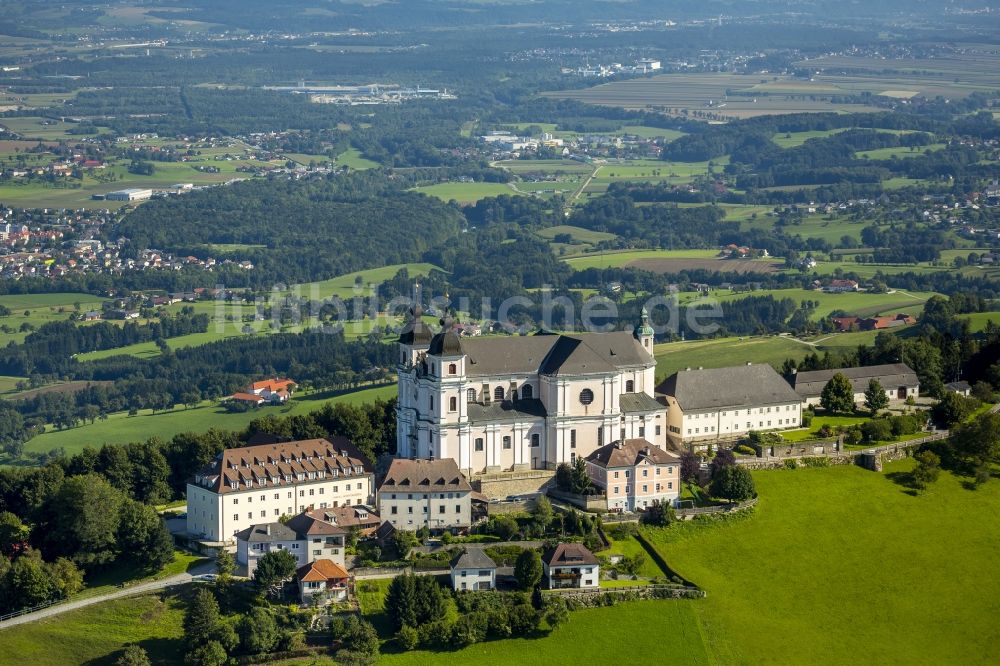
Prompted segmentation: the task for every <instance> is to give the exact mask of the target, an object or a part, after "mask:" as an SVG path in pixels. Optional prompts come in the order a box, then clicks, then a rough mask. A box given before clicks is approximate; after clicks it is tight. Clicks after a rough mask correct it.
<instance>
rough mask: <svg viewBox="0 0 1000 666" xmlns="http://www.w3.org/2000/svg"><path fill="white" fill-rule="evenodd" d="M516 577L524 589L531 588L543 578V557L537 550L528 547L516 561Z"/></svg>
mask: <svg viewBox="0 0 1000 666" xmlns="http://www.w3.org/2000/svg"><path fill="white" fill-rule="evenodd" d="M514 578H516V579H517V586H518V587H519V588H521V589H522V590H531V589H533V588H534V587H535V586H536V585H538V583H539V581H541V580H542V558H541V557H539V555H538V552H537V551H535V550H530V549H526V550H524V551H522V552H521V554H520V555H518V556H517V561H516V562H514Z"/></svg>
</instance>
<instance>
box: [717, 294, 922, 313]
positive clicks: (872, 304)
mask: <svg viewBox="0 0 1000 666" xmlns="http://www.w3.org/2000/svg"><path fill="white" fill-rule="evenodd" d="M933 295H934V294H932V293H929V292H919V291H916V292H909V291H894V292H890V293H886V294H870V293H867V292H861V291H855V292H845V293H842V294H830V293H826V292H823V291H812V290H809V289H762V290H759V291H754V292H750V293H749V294H746V293H732V292H728V291H723V290H716V291H712V292H709V294H708V298H710V299H712V298H714V299H716V300H718V301H738V300H740V299H743V298H747V297H753V296H773V297H774V298H776V299H782V298H790V299H792V300H793V301H795V303H796V304H799V303H801V302H802V301H818V302H819V306H818V307H817V308H816V310H815V312H814V314H813V319H824V318H826V317H828V316H830V313H831V312H834V311H836V310H844V311H845V312H849V313H851V314H855V315H858V316H871V315H874V314H878V313H881V312H888V311H895V310H898V311H900V312H906V313H908V314H912V315H914V316H916V315H918V314H920V311H921V309H923V306H924V302H926V301H927V299H929V298H930V297H931V296H933Z"/></svg>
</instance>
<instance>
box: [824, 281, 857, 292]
mask: <svg viewBox="0 0 1000 666" xmlns="http://www.w3.org/2000/svg"><path fill="white" fill-rule="evenodd" d="M857 290H858V283H857V281H856V280H841V279H833V280H830V282H829V283H827V284H826V285H825V286H824V287H823V291H826V292H829V293H831V294H838V293H842V292H846V291H857Z"/></svg>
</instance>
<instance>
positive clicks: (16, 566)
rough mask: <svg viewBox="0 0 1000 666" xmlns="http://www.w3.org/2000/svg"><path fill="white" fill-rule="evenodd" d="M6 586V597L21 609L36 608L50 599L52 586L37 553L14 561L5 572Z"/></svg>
mask: <svg viewBox="0 0 1000 666" xmlns="http://www.w3.org/2000/svg"><path fill="white" fill-rule="evenodd" d="M7 585H8V588H9V589H8V596H9V597H10V598H11V599H13V600H15V603H17V605H18V606H20V607H22V608H28V607H31V606H37V605H38V604H40V603H42V602H44V601H48V600H49V599H51V598H52V586H51V585H50V584H49V577H48V574H46V572H45V566H44V564H43V562H42V558H41V557H39V556H38V555H37V553H32V554H31V555H22V556H21V557H19V558H17V559H16V560H14V563H13V564H11V566H10V571H9V572H7Z"/></svg>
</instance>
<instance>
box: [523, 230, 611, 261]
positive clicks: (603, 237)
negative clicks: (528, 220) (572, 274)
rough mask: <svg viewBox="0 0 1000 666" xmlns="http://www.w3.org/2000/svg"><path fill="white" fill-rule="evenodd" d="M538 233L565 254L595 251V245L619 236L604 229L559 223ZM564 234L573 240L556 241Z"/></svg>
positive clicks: (555, 249)
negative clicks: (591, 228)
mask: <svg viewBox="0 0 1000 666" xmlns="http://www.w3.org/2000/svg"><path fill="white" fill-rule="evenodd" d="M536 233H537V235H539V236H541V237H542V238H544V239H545V240H547V241H549V243H550V244H551V245H552V249H553V250H554V251H555V252H557V253H560V254H562V255H563V256H569V255H570V254H574V255H576V254H583V253H584V252H591V251H593V249H594V246H596V245H597V244H598V243H600V242H602V241H612V240H614V239H615V238H617V236H615V235H614V234H609V233H606V232H603V231H591V230H590V229H583V228H581V227H574V226H572V225H569V224H559V225H556V226H554V227H548V228H547V229H541V230H539V231H538V232H536ZM563 235H568V236H570V237H571V238H572V239H573V242H572V243H556V242H555V237H556V236H563Z"/></svg>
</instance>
